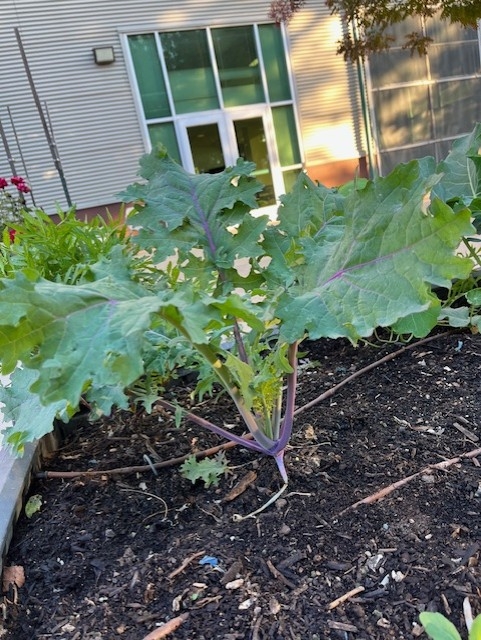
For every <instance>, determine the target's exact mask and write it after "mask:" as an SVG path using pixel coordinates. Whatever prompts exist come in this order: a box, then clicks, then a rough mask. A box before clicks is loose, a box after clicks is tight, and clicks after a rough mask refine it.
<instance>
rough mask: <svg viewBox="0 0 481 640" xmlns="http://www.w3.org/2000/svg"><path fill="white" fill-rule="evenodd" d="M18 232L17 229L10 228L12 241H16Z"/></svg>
mask: <svg viewBox="0 0 481 640" xmlns="http://www.w3.org/2000/svg"><path fill="white" fill-rule="evenodd" d="M16 233H17V231H16V230H15V229H9V230H8V235H9V237H10V242H14V241H15V235H16Z"/></svg>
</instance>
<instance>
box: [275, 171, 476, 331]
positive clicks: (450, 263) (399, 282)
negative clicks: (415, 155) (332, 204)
mask: <svg viewBox="0 0 481 640" xmlns="http://www.w3.org/2000/svg"><path fill="white" fill-rule="evenodd" d="M433 168H434V161H433V160H432V159H424V160H422V161H413V162H410V163H408V164H406V165H400V166H399V167H397V168H396V169H395V170H394V171H393V172H392V173H391V174H390V175H389V176H387V177H386V178H378V179H377V180H375V181H373V182H371V183H369V184H368V185H367V186H366V187H365V188H364V189H363V190H360V191H356V192H354V193H352V194H351V195H349V196H348V197H347V198H346V199H345V200H344V203H343V208H344V211H343V215H344V227H343V231H342V237H341V238H340V239H339V240H338V241H337V242H335V243H334V244H331V243H327V247H326V243H325V242H324V238H322V237H320V242H316V238H312V237H311V240H312V241H313V242H312V243H311V244H309V245H307V244H306V245H305V246H306V247H307V250H308V252H309V253H308V259H307V258H306V259H305V261H304V263H302V262H300V261H299V266H297V267H296V270H297V283H296V284H294V285H293V286H292V287H290V288H289V289H288V290H287V291H286V293H285V295H284V296H283V298H281V301H280V303H279V308H278V316H279V317H280V319H281V321H282V322H283V326H282V328H281V334H282V336H283V337H285V338H286V339H287V341H289V342H293V341H294V340H296V339H299V338H301V337H302V336H303V335H304V334H305V332H308V333H309V335H310V337H311V338H313V339H315V338H320V337H330V338H336V337H340V336H344V337H348V338H350V339H351V340H353V341H356V340H357V339H358V338H359V337H361V336H363V337H365V336H369V335H371V333H372V331H373V329H374V328H375V327H377V326H389V325H392V324H393V323H394V322H396V321H398V320H399V319H400V318H407V317H408V316H410V315H412V317H413V318H414V315H413V314H417V313H420V312H425V311H426V310H428V309H429V308H430V307H431V306H432V305H433V304H438V302H437V298H436V296H435V295H434V294H433V293H432V291H431V286H430V285H436V286H443V287H449V286H450V284H451V280H452V278H455V277H459V278H465V277H467V275H468V274H469V273H470V271H471V269H472V264H471V262H470V260H469V259H467V258H462V257H459V256H455V255H454V251H455V249H456V248H457V246H458V245H459V242H460V239H461V237H462V236H463V235H466V234H468V233H470V232H471V229H472V226H471V224H470V213H469V210H467V209H464V210H462V211H459V212H457V213H454V212H453V211H452V209H451V208H450V207H448V206H447V205H445V204H444V203H442V202H440V201H439V200H437V199H435V200H434V201H433V202H432V203H431V205H430V206H429V209H428V210H427V211H426V203H427V202H429V195H430V191H431V189H432V187H433V186H434V184H436V182H437V181H438V180H439V176H436V175H433V174H432V173H431V172H432V170H433ZM425 326H426V327H427V326H428V324H426V325H425ZM406 329H408V327H406ZM414 329H415V327H413V330H414Z"/></svg>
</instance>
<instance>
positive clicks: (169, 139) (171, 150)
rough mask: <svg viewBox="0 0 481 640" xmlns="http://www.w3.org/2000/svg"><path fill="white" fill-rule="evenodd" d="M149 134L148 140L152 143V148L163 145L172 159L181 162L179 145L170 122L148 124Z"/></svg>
mask: <svg viewBox="0 0 481 640" xmlns="http://www.w3.org/2000/svg"><path fill="white" fill-rule="evenodd" d="M149 136H150V142H151V143H152V149H155V148H156V147H159V146H163V147H165V149H166V150H167V153H168V154H169V156H170V157H171V158H172V159H173V160H175V161H176V162H178V163H179V164H182V162H181V159H180V153H179V145H178V144H177V137H176V135H175V129H174V125H173V123H172V122H161V123H158V124H151V125H150V126H149Z"/></svg>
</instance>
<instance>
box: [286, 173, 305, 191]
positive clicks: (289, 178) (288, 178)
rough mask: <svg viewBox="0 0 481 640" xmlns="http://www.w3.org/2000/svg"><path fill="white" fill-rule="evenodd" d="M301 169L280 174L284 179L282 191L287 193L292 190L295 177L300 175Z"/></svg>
mask: <svg viewBox="0 0 481 640" xmlns="http://www.w3.org/2000/svg"><path fill="white" fill-rule="evenodd" d="M301 171H302V169H288V170H287V171H283V172H282V177H283V178H284V191H285V192H286V193H289V192H290V191H292V190H293V188H294V185H295V184H296V180H297V176H298V175H299V174H300V173H301Z"/></svg>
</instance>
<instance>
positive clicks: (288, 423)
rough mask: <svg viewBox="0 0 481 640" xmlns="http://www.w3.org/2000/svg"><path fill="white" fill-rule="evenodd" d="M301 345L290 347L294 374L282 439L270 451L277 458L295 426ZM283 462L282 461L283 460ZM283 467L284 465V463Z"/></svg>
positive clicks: (288, 353) (287, 402) (290, 384)
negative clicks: (298, 356)
mask: <svg viewBox="0 0 481 640" xmlns="http://www.w3.org/2000/svg"><path fill="white" fill-rule="evenodd" d="M298 345H299V343H298V342H294V343H293V344H290V345H289V350H288V352H287V357H288V360H289V364H290V365H291V367H292V372H291V373H289V374H288V375H287V395H286V411H285V414H284V419H283V420H282V423H281V428H280V437H279V439H278V440H277V443H276V446H275V448H274V449H273V450H271V451H270V453H271V455H273V456H275V457H276V462H277V455H278V454H279V453H281V454H283V452H284V449H285V448H286V446H287V443H288V442H289V440H290V438H291V433H292V426H293V424H294V409H295V404H296V386H297V347H298ZM281 462H282V459H281ZM277 466H279V462H277ZM282 466H284V463H283V462H282ZM279 470H280V472H281V474H282V469H281V467H279Z"/></svg>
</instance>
